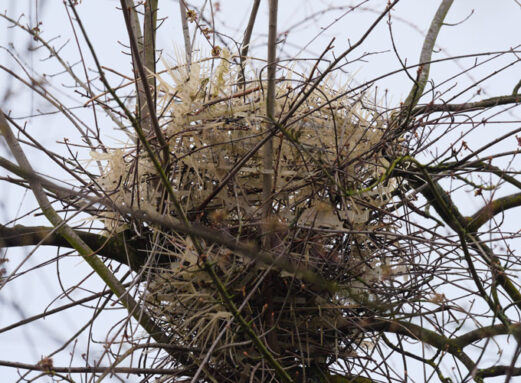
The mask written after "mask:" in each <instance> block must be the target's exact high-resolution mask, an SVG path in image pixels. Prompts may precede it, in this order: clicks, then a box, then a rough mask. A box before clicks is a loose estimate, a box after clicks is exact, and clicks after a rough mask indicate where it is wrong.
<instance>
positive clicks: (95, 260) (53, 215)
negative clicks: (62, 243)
mask: <svg viewBox="0 0 521 383" xmlns="http://www.w3.org/2000/svg"><path fill="white" fill-rule="evenodd" d="M0 132H1V133H2V136H3V138H4V140H5V141H6V143H7V145H8V147H9V148H10V150H11V152H12V153H13V155H14V157H15V158H16V161H17V162H18V164H19V165H20V167H21V168H22V169H23V170H24V171H25V172H27V173H33V170H32V166H31V165H30V163H29V161H28V159H27V157H26V156H25V154H24V152H23V150H22V148H21V146H20V144H19V143H18V141H17V140H16V137H15V136H14V134H13V132H12V131H11V128H10V127H9V125H8V123H7V120H6V119H5V117H4V114H3V112H2V111H1V110H0ZM29 183H30V185H31V189H32V191H33V194H34V196H35V198H36V200H37V202H38V205H39V206H40V209H41V210H42V212H43V214H44V215H45V217H46V218H47V219H48V220H49V222H50V223H51V224H52V225H53V226H54V227H55V228H56V231H57V233H58V234H59V235H61V236H62V237H63V238H64V239H65V240H66V241H67V242H68V243H69V244H70V245H71V246H72V247H73V248H74V249H76V250H77V251H78V253H80V255H81V256H82V257H83V259H84V260H85V262H87V264H89V266H91V267H92V269H93V270H94V271H95V272H96V273H97V274H98V276H99V277H100V278H101V279H102V280H103V282H105V283H106V285H107V286H108V287H109V288H110V290H112V291H113V292H114V294H116V296H117V297H118V298H120V301H121V303H122V304H123V305H124V306H125V308H126V309H127V310H128V312H129V313H130V314H131V315H132V316H133V317H134V319H135V320H136V321H137V322H138V323H139V324H140V325H141V326H142V327H143V328H144V329H145V330H146V331H147V332H148V333H149V334H150V336H151V337H152V338H153V339H154V340H156V341H157V342H159V343H168V342H169V337H168V336H167V335H166V334H164V333H163V332H162V330H161V328H160V327H159V326H157V325H156V324H155V323H154V321H153V320H152V319H151V318H150V317H149V316H148V314H147V313H146V312H144V311H143V310H142V307H141V306H140V305H139V304H138V303H137V302H136V301H135V300H134V299H133V298H132V296H131V295H130V294H128V293H127V290H126V289H125V287H124V286H123V285H122V284H121V283H120V282H119V280H118V279H117V278H116V277H115V276H114V274H113V273H112V272H111V271H110V270H109V268H108V267H107V266H106V265H105V264H104V263H103V262H102V261H101V260H100V259H99V257H98V256H97V255H96V254H95V252H94V251H93V250H92V249H91V248H90V247H89V246H88V245H87V244H86V243H85V242H84V241H83V240H82V239H81V238H80V236H78V234H77V233H76V232H74V231H73V230H72V229H71V228H70V227H69V226H68V225H67V223H66V222H65V221H64V220H63V219H62V218H61V217H60V216H59V215H58V213H57V212H56V211H55V210H54V208H53V207H52V205H51V203H50V201H49V199H48V198H47V195H46V194H45V191H44V188H43V187H42V185H41V183H40V182H39V181H38V179H37V178H31V179H30V180H29ZM172 356H176V357H179V355H176V354H175V353H174V354H172ZM185 357H186V356H183V358H185Z"/></svg>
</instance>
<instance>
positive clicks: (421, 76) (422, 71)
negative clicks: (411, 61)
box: [404, 0, 454, 110]
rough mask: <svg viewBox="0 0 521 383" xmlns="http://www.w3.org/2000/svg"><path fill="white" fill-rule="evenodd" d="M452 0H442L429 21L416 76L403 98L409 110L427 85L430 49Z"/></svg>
mask: <svg viewBox="0 0 521 383" xmlns="http://www.w3.org/2000/svg"><path fill="white" fill-rule="evenodd" d="M453 2H454V0H443V1H442V2H441V4H440V6H439V8H438V10H437V11H436V14H435V15H434V18H433V19H432V21H431V26H430V27H429V31H428V32H427V35H426V36H425V39H424V41H423V47H422V50H421V53H420V66H419V67H418V78H417V80H416V82H415V83H414V85H413V87H412V89H411V91H410V92H409V95H408V96H407V99H406V100H405V103H404V104H405V105H404V106H405V107H406V108H407V109H408V110H411V109H412V108H413V107H415V106H416V104H417V103H418V100H419V99H420V97H421V96H422V94H423V90H424V89H425V86H426V85H427V81H428V80H429V71H430V66H431V65H430V64H429V63H430V61H431V58H432V51H433V50H434V44H435V43H436V39H437V38H438V34H439V32H440V29H441V27H442V25H443V20H445V16H446V15H447V13H448V12H449V9H450V7H451V5H452V3H453Z"/></svg>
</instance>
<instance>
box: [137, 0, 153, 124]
mask: <svg viewBox="0 0 521 383" xmlns="http://www.w3.org/2000/svg"><path fill="white" fill-rule="evenodd" d="M157 3H158V0H148V1H147V2H145V16H144V19H143V31H144V35H143V40H142V42H141V43H140V41H139V40H136V41H137V43H138V51H139V57H140V58H141V60H142V62H143V65H144V67H145V69H146V71H145V75H146V78H147V81H146V83H147V84H148V88H149V89H150V93H151V95H152V101H153V104H154V110H156V79H155V77H154V76H152V75H151V74H153V73H156V24H157ZM131 21H132V18H131ZM131 25H132V23H131ZM146 72H148V73H146ZM138 83H139V85H140V87H141V88H143V86H144V85H143V83H144V81H138ZM143 97H144V98H145V100H141V102H142V103H141V108H140V112H141V113H140V119H141V126H143V127H144V128H145V129H146V130H147V131H151V130H152V122H151V119H150V111H149V109H151V108H145V107H144V106H145V105H146V96H145V94H144V92H142V93H141V98H143ZM143 101H144V103H143Z"/></svg>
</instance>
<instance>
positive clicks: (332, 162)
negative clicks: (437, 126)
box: [96, 52, 396, 374]
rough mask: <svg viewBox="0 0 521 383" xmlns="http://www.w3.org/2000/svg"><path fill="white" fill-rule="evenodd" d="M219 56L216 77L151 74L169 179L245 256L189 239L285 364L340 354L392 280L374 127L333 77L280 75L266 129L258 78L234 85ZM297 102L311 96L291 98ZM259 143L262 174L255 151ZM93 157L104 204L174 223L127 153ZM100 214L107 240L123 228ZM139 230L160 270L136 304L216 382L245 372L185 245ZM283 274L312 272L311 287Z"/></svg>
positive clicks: (207, 65) (229, 67)
mask: <svg viewBox="0 0 521 383" xmlns="http://www.w3.org/2000/svg"><path fill="white" fill-rule="evenodd" d="M231 59H232V58H231V57H230V56H229V54H227V53H226V52H223V53H222V56H221V58H220V60H219V61H220V62H219V63H218V64H216V65H215V67H213V66H212V63H213V61H212V60H208V61H204V60H202V61H199V62H194V63H192V64H191V65H190V66H189V69H188V66H181V67H178V68H176V69H170V70H168V74H169V75H170V79H168V77H169V76H168V75H163V76H157V83H158V89H157V95H158V109H159V110H161V114H160V115H161V117H160V119H159V122H160V125H161V129H162V132H163V134H164V137H165V141H166V142H167V144H168V149H169V152H170V154H171V158H170V165H169V167H168V170H167V176H168V179H169V180H170V182H171V184H172V185H173V188H174V191H175V194H176V196H177V199H178V201H179V202H180V204H181V206H182V208H183V209H184V211H185V212H186V214H187V215H188V217H189V218H190V220H191V221H192V222H197V223H198V224H199V225H203V226H204V227H206V228H211V229H212V230H213V232H218V233H219V236H220V237H221V238H222V239H223V241H228V242H230V243H245V244H247V245H248V246H250V248H251V249H252V252H251V254H245V253H244V252H242V253H238V252H236V251H233V249H230V248H229V247H226V246H223V243H221V244H219V243H210V242H209V241H206V242H202V243H203V247H204V256H205V257H207V259H208V260H209V261H210V262H211V264H212V265H213V267H214V269H215V270H216V274H217V275H218V276H219V278H220V279H221V281H222V282H223V285H224V286H225V288H226V290H227V292H228V296H229V297H230V299H231V300H232V301H233V302H234V303H235V305H236V306H237V307H238V309H239V310H240V312H241V314H242V316H243V317H244V318H245V320H246V322H247V323H248V324H249V326H251V328H252V329H253V331H254V332H255V333H256V334H257V336H258V337H259V338H260V339H261V340H263V341H264V342H265V343H266V344H267V345H268V348H269V349H270V350H271V351H272V352H273V353H274V355H276V357H277V358H279V360H281V361H282V363H283V365H284V366H286V367H288V368H291V366H293V367H294V366H297V365H300V366H302V365H307V364H309V363H310V361H312V360H315V361H316V360H320V361H321V362H327V361H328V360H333V359H338V357H341V356H342V355H344V356H346V357H347V356H349V355H353V352H355V350H356V348H357V346H358V344H359V343H360V342H361V341H362V340H363V337H362V336H360V335H359V331H358V330H356V329H355V327H356V326H354V325H353V324H352V323H351V322H350V320H351V319H352V318H358V317H361V316H364V315H370V314H369V313H370V312H371V311H372V310H375V308H374V305H371V304H370V302H374V301H376V299H377V297H375V295H374V294H375V291H377V289H376V287H375V286H378V285H379V284H381V283H382V281H383V280H385V279H386V278H389V277H390V276H392V268H391V266H392V263H393V261H392V255H391V254H393V253H395V252H394V251H393V250H392V246H396V245H390V244H389V243H387V242H386V241H385V240H384V238H385V234H386V233H389V232H392V231H395V230H396V228H395V226H394V224H393V223H392V222H391V220H390V219H389V217H388V216H387V215H386V214H385V213H384V211H385V208H386V206H387V205H388V204H389V203H390V202H389V201H390V200H391V193H392V192H393V190H395V188H396V185H395V184H394V183H393V182H391V181H388V180H384V178H385V177H383V176H384V175H385V174H386V171H387V169H388V168H389V162H387V160H386V159H384V156H383V155H382V154H381V152H382V146H381V142H382V136H383V133H384V131H383V130H384V127H385V121H384V118H383V117H382V114H381V113H380V111H379V110H378V108H377V107H376V106H375V105H374V103H371V102H370V101H369V100H368V98H367V97H366V95H364V94H360V93H358V94H357V95H356V96H349V94H355V92H351V93H350V92H349V89H348V88H345V89H339V88H338V87H336V89H335V87H334V86H333V85H332V84H333V80H332V79H330V80H329V81H324V82H322V85H320V86H317V87H316V88H312V87H311V85H310V81H308V79H306V78H303V77H301V76H298V75H297V74H295V73H294V72H293V71H292V70H291V69H288V68H286V69H285V70H284V71H285V78H284V79H283V80H279V81H278V82H277V85H276V97H275V98H276V102H275V114H274V116H272V119H270V118H268V117H267V115H266V93H265V91H266V87H267V84H266V82H265V81H263V80H259V79H257V80H251V81H247V82H246V83H245V85H244V86H243V87H242V86H239V85H238V83H237V78H238V76H239V74H238V71H237V70H236V68H235V67H234V65H233V64H232V60H231ZM304 92H310V94H309V96H308V97H307V98H306V99H305V100H303V102H301V100H302V97H303V96H302V95H303V93H304ZM296 105H298V107H295V106H296ZM292 109H294V113H293V115H292V116H291V117H290V118H289V119H287V118H286V116H287V114H288V112H289V111H290V110H292ZM284 119H286V120H285V123H284V125H283V126H281V125H280V124H279V122H280V121H282V120H284ZM150 135H151V137H152V133H151V134H150ZM268 135H270V136H271V140H272V143H273V154H272V158H271V162H272V164H273V166H272V168H271V169H269V168H268V169H267V168H266V167H265V166H264V165H263V151H262V149H260V150H259V147H260V146H261V145H260V143H261V142H262V141H263V140H266V139H267V138H266V137H267V136H268ZM153 140H154V138H151V142H154V141H153ZM96 158H97V159H103V160H108V165H107V168H106V171H105V172H104V175H103V176H101V177H100V178H99V180H98V182H99V184H100V185H101V186H102V187H103V188H104V189H105V190H106V191H107V192H110V193H109V194H110V195H111V196H112V198H113V199H115V200H116V201H117V202H119V203H124V204H127V205H128V206H139V207H141V208H145V209H153V210H154V211H161V212H162V213H164V214H170V215H172V216H176V213H175V209H174V207H173V205H172V201H169V200H168V198H167V197H166V194H165V193H164V190H163V188H162V187H161V183H160V182H159V181H158V178H157V172H156V171H155V169H154V168H153V166H152V163H151V161H150V159H149V158H148V157H147V155H146V152H145V151H144V150H143V149H142V148H141V147H140V145H134V144H130V145H129V146H128V147H126V148H124V149H119V150H114V151H112V152H110V153H109V154H108V155H104V156H99V155H98V156H97V157H96ZM246 158H247V161H245V162H244V163H243V164H242V166H241V167H240V169H238V170H237V167H236V165H237V164H238V163H240V162H241V161H242V160H243V159H246ZM230 173H232V175H231V176H230ZM267 174H268V175H270V176H271V180H272V186H271V191H270V198H269V200H270V202H269V203H270V204H271V208H270V209H268V214H266V208H265V204H266V197H265V196H263V178H264V177H265V175H267ZM104 217H105V225H106V227H107V228H108V229H110V230H117V229H121V228H122V227H125V226H124V223H122V222H121V221H120V220H117V219H116V216H115V215H111V214H108V213H107V214H106V215H105V216H104ZM150 230H152V231H153V233H154V236H151V238H152V237H153V238H154V239H155V240H156V242H155V246H154V247H153V250H151V251H152V252H153V253H154V254H160V255H162V256H167V257H169V259H170V260H171V262H170V263H169V264H168V265H157V266H156V265H152V266H151V267H150V271H151V278H150V283H149V284H148V286H147V288H146V291H145V293H144V294H145V297H146V298H145V299H146V303H147V307H148V309H149V310H151V311H152V312H153V313H154V317H155V318H157V319H158V321H159V322H160V324H161V325H162V326H163V328H164V329H165V331H166V332H167V333H168V334H169V335H171V336H172V342H175V343H177V344H178V345H183V346H186V347H190V348H192V349H194V350H200V352H201V353H202V354H203V355H204V353H205V352H206V351H208V350H209V349H210V348H211V349H212V351H213V353H212V358H211V359H210V361H209V364H210V366H211V367H213V369H214V371H220V372H221V373H223V374H225V373H226V371H228V373H229V374H236V373H237V371H238V370H237V368H236V366H239V365H251V364H252V362H254V361H255V360H257V359H258V357H259V353H258V351H257V349H256V348H255V347H254V346H253V344H252V342H251V338H250V337H249V336H248V335H247V334H246V333H245V332H244V331H243V329H241V328H240V327H239V326H238V324H237V323H236V322H237V321H235V320H234V319H233V315H232V313H230V311H229V310H228V309H227V307H226V305H225V304H224V303H223V298H222V296H221V295H220V293H219V292H218V290H217V289H216V287H215V284H214V281H213V280H212V278H211V277H210V275H209V274H208V273H207V272H206V271H205V270H204V269H203V268H202V267H201V262H200V256H201V254H198V253H197V251H196V249H195V247H194V245H193V243H192V240H191V239H190V238H189V237H188V236H186V235H183V234H180V233H176V232H173V231H172V232H168V231H165V230H164V229H161V230H160V229H157V228H150ZM151 249H152V246H151ZM260 252H262V254H264V257H263V258H262V261H260V260H259V259H260V258H256V255H255V254H258V253H260ZM266 259H272V260H273V262H272V263H270V262H267V261H266ZM279 261H280V262H279ZM280 265H286V266H287V265H290V266H291V267H286V266H280ZM296 270H305V272H306V273H307V274H306V275H310V274H312V275H314V276H315V277H316V278H315V283H311V282H310V281H309V280H308V279H306V278H304V277H302V275H303V274H302V273H299V272H297V271H296ZM316 281H319V282H316ZM320 281H323V282H324V283H322V282H320ZM329 282H331V283H329ZM331 286H335V287H334V288H331ZM198 357H199V356H195V357H194V360H197V358H198Z"/></svg>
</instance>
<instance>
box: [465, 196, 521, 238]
mask: <svg viewBox="0 0 521 383" xmlns="http://www.w3.org/2000/svg"><path fill="white" fill-rule="evenodd" d="M518 206H521V193H515V194H511V195H508V196H505V197H501V198H498V199H495V200H493V201H490V202H489V203H488V204H486V205H485V206H483V207H482V208H481V209H479V210H478V211H477V212H475V213H474V214H473V215H472V216H471V217H467V220H468V226H467V230H468V231H470V232H471V233H473V232H476V231H478V229H479V228H480V227H481V226H483V225H484V224H485V223H487V222H488V221H489V220H491V219H492V218H493V217H494V216H495V215H496V214H500V213H502V212H504V211H506V210H508V209H513V208H515V207H518Z"/></svg>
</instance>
